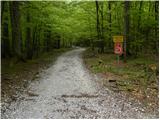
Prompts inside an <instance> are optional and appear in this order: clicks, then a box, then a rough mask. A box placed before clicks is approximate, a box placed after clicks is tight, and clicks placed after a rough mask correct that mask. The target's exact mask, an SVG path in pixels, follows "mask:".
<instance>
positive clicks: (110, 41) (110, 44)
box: [108, 1, 112, 48]
mask: <svg viewBox="0 0 160 120" xmlns="http://www.w3.org/2000/svg"><path fill="white" fill-rule="evenodd" d="M108 10H109V21H108V22H109V47H110V48H111V46H112V34H111V32H112V30H111V27H112V19H111V1H108Z"/></svg>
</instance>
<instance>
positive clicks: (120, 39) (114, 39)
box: [113, 36, 123, 42]
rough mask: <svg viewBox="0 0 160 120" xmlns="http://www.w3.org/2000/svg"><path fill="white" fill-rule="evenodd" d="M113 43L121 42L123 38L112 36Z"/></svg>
mask: <svg viewBox="0 0 160 120" xmlns="http://www.w3.org/2000/svg"><path fill="white" fill-rule="evenodd" d="M113 42H123V36H113Z"/></svg>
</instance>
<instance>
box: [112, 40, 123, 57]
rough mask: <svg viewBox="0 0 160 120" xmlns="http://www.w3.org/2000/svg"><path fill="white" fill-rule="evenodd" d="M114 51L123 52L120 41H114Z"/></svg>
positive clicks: (116, 52) (119, 53)
mask: <svg viewBox="0 0 160 120" xmlns="http://www.w3.org/2000/svg"><path fill="white" fill-rule="evenodd" d="M114 53H115V54H118V55H121V54H122V53H123V45H122V42H115V43H114Z"/></svg>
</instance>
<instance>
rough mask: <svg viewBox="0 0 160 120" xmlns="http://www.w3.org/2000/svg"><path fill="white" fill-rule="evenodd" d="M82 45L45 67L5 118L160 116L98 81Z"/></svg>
mask: <svg viewBox="0 0 160 120" xmlns="http://www.w3.org/2000/svg"><path fill="white" fill-rule="evenodd" d="M84 50H85V49H84V48H78V49H75V50H72V51H69V52H66V53H64V54H63V55H61V56H60V57H59V58H58V59H57V61H56V63H55V64H54V65H53V66H51V67H50V68H48V69H47V70H44V71H43V72H42V73H41V74H40V75H39V76H38V78H37V80H36V81H34V82H32V83H31V84H30V86H29V88H28V90H26V93H25V94H24V95H22V96H21V97H20V98H19V99H18V100H17V101H15V102H12V103H11V104H10V106H9V108H8V109H6V111H5V112H4V113H3V114H2V118H66V119H67V118H158V117H157V114H156V113H152V114H149V113H146V111H145V108H143V107H142V105H141V104H140V103H138V102H132V100H129V99H128V98H127V97H125V96H123V95H122V94H120V93H113V92H111V91H109V90H107V89H104V88H102V86H101V85H99V84H98V82H97V81H98V77H97V76H95V75H91V74H90V73H89V71H88V70H87V69H86V68H85V66H84V64H83V60H82V58H81V53H82V52H83V51H84Z"/></svg>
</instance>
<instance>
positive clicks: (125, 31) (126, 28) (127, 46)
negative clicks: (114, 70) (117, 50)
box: [124, 1, 130, 62]
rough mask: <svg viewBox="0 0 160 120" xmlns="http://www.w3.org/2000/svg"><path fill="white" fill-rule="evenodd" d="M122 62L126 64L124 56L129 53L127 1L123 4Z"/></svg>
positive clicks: (128, 3)
mask: <svg viewBox="0 0 160 120" xmlns="http://www.w3.org/2000/svg"><path fill="white" fill-rule="evenodd" d="M124 5H125V6H124V62H126V54H128V52H129V50H128V49H129V5H130V2H129V1H125V4H124Z"/></svg>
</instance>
